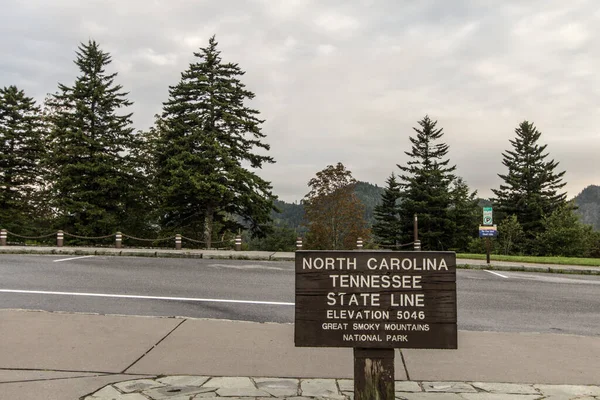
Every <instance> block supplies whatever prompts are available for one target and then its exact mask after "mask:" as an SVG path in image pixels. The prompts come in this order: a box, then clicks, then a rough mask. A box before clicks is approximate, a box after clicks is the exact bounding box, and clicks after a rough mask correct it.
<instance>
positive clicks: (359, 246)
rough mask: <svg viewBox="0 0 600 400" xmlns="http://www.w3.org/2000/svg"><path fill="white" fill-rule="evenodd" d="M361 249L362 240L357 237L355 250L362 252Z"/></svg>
mask: <svg viewBox="0 0 600 400" xmlns="http://www.w3.org/2000/svg"><path fill="white" fill-rule="evenodd" d="M362 248H363V240H362V238H361V237H359V238H358V239H356V249H357V250H362Z"/></svg>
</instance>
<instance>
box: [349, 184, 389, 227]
mask: <svg viewBox="0 0 600 400" xmlns="http://www.w3.org/2000/svg"><path fill="white" fill-rule="evenodd" d="M384 191H385V189H384V188H382V187H379V186H377V185H373V184H371V183H368V182H358V183H357V184H356V189H355V192H356V197H358V198H359V199H360V201H362V203H363V204H364V205H365V219H366V220H367V224H368V225H369V226H370V227H371V226H373V224H374V223H375V216H374V215H373V214H374V210H375V206H376V205H378V204H380V203H381V195H382V194H383V192H384Z"/></svg>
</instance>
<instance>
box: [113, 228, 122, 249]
mask: <svg viewBox="0 0 600 400" xmlns="http://www.w3.org/2000/svg"><path fill="white" fill-rule="evenodd" d="M122 244H123V235H122V234H121V232H117V233H116V235H115V247H116V248H117V249H120V248H121V245H122Z"/></svg>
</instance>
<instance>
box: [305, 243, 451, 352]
mask: <svg viewBox="0 0 600 400" xmlns="http://www.w3.org/2000/svg"><path fill="white" fill-rule="evenodd" d="M294 335H295V344H296V346H298V347H356V348H394V347H398V348H412V349H417V348H418V349H456V348H457V327H456V254H455V253H454V252H427V251H297V252H296V316H295V332H294Z"/></svg>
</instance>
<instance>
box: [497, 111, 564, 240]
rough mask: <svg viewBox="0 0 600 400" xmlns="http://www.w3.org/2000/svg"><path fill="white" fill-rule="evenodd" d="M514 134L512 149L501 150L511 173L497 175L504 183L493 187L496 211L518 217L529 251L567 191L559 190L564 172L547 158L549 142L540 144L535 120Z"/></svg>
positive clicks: (560, 204) (561, 202) (562, 201)
mask: <svg viewBox="0 0 600 400" xmlns="http://www.w3.org/2000/svg"><path fill="white" fill-rule="evenodd" d="M515 133H516V137H515V138H514V139H513V140H510V143H511V144H512V146H513V150H507V151H505V152H504V153H502V156H503V160H502V164H504V166H506V167H507V168H508V173H507V174H505V175H503V174H498V176H499V177H500V178H502V180H503V181H504V184H501V185H500V187H499V189H492V192H493V193H494V195H495V196H496V198H495V199H493V201H494V206H495V208H496V210H497V211H499V212H500V213H502V214H503V215H515V216H516V217H517V220H518V221H519V223H520V224H521V225H522V227H523V231H524V232H525V236H526V238H527V239H528V242H529V245H527V246H526V251H531V250H532V249H533V247H532V246H533V243H532V242H533V240H534V238H535V237H536V235H538V234H539V233H541V232H542V231H543V230H544V225H543V219H544V217H547V216H550V215H551V214H552V213H553V212H554V211H555V210H557V209H558V208H560V207H561V206H563V205H565V204H566V193H564V192H560V189H562V188H563V187H564V186H565V185H566V183H565V182H563V181H562V178H563V176H564V174H565V172H564V171H563V172H558V173H556V172H555V171H554V170H555V169H556V167H557V166H558V162H555V161H554V160H550V161H546V157H548V153H545V151H546V147H547V145H540V144H539V143H538V141H539V139H540V136H541V132H540V131H538V130H537V129H536V127H535V126H534V125H533V124H532V123H530V122H528V121H523V122H521V123H520V124H519V126H518V127H517V128H516V129H515Z"/></svg>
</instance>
